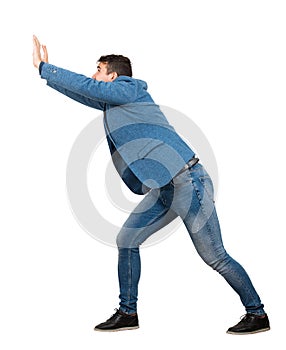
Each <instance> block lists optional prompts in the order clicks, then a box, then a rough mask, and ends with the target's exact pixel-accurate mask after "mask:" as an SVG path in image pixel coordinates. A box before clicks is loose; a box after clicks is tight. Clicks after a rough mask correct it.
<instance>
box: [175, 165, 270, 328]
mask: <svg viewBox="0 0 286 350" xmlns="http://www.w3.org/2000/svg"><path fill="white" fill-rule="evenodd" d="M184 176H185V179H184V182H182V180H183V179H181V182H180V181H178V183H177V184H174V188H175V199H174V202H173V206H172V208H173V210H176V212H177V213H178V214H179V215H180V216H181V218H182V219H183V222H184V224H185V226H186V228H187V230H188V232H189V234H190V237H191V239H192V241H193V243H194V246H195V248H196V250H197V252H198V253H199V255H200V256H201V258H202V259H203V260H204V261H205V262H206V263H207V264H208V265H209V266H211V267H212V268H213V269H214V270H216V271H217V272H219V273H220V274H221V275H222V276H223V277H224V278H225V280H226V281H227V282H228V284H229V285H230V286H231V287H232V288H233V289H234V290H235V291H236V292H237V293H238V295H239V296H240V299H241V301H242V303H243V305H244V307H245V309H246V312H247V313H248V314H250V315H254V316H255V317H257V318H252V319H251V320H250V318H249V317H248V318H247V320H244V324H243V326H246V328H247V327H248V328H249V329H251V328H253V329H254V331H255V332H256V329H255V327H256V328H257V327H258V330H257V331H261V329H263V330H267V329H269V327H265V325H264V323H265V324H266V323H267V322H264V321H261V322H260V321H259V318H260V317H264V316H265V311H264V309H263V304H262V303H261V300H260V298H259V295H258V294H257V292H256V290H255V289H254V287H253V284H252V282H251V280H250V278H249V276H248V274H247V273H246V271H245V270H244V268H243V267H242V266H241V265H240V264H239V263H238V262H237V261H235V260H234V259H233V258H232V257H231V256H229V255H228V253H227V252H226V250H225V248H224V246H223V242H222V237H221V232H220V225H219V221H218V218H217V214H216V210H215V206H214V201H213V188H212V182H211V179H210V177H209V176H208V174H207V173H206V171H205V170H204V169H203V167H202V166H197V167H194V169H193V170H192V171H190V172H189V173H188V174H185V175H184ZM187 178H188V179H189V182H187V181H186V180H187ZM182 183H183V185H182ZM266 317H267V316H266ZM245 322H246V323H248V324H247V325H245ZM251 323H252V324H251ZM253 323H255V325H253ZM260 323H261V324H262V323H263V325H261V327H260ZM244 328H245V327H244ZM245 333H246V332H244V334H245ZM241 334H243V332H241Z"/></svg>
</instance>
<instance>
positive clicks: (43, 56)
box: [33, 35, 105, 111]
mask: <svg viewBox="0 0 286 350" xmlns="http://www.w3.org/2000/svg"><path fill="white" fill-rule="evenodd" d="M48 61H49V60H48V50H47V47H46V46H45V45H41V44H40V41H39V39H38V38H37V37H36V36H35V35H34V36H33V65H34V67H36V68H37V69H38V70H39V73H40V74H41V71H42V67H43V65H44V64H45V63H48ZM47 85H48V86H50V87H51V88H53V89H55V90H57V91H58V92H60V93H62V94H64V95H65V96H67V97H69V98H71V99H73V100H75V101H77V102H79V103H82V104H84V105H85V106H88V107H92V108H95V109H99V110H101V111H103V110H104V106H105V104H104V103H101V102H98V101H95V100H92V99H89V98H87V97H85V96H82V95H80V94H77V93H74V92H72V91H70V90H68V89H66V88H63V87H62V86H60V85H57V84H53V83H50V82H49V81H48V82H47Z"/></svg>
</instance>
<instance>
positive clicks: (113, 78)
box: [110, 72, 118, 81]
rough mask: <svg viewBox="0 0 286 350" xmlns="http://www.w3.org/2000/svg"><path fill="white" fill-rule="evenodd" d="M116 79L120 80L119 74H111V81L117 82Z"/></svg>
mask: <svg viewBox="0 0 286 350" xmlns="http://www.w3.org/2000/svg"><path fill="white" fill-rule="evenodd" d="M116 78H118V74H117V73H116V72H112V73H110V79H111V81H113V80H115V79H116Z"/></svg>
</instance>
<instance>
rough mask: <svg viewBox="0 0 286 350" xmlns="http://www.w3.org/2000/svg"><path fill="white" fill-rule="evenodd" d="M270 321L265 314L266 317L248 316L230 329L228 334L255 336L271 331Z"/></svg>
mask: <svg viewBox="0 0 286 350" xmlns="http://www.w3.org/2000/svg"><path fill="white" fill-rule="evenodd" d="M269 329H270V325H269V319H268V316H267V315H266V314H265V316H264V317H261V316H258V315H254V314H246V315H245V316H244V317H243V318H242V320H241V321H240V322H238V324H237V325H235V326H234V327H230V328H229V329H228V331H227V332H226V333H228V334H254V333H259V332H265V331H269Z"/></svg>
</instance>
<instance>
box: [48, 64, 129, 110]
mask: <svg viewBox="0 0 286 350" xmlns="http://www.w3.org/2000/svg"><path fill="white" fill-rule="evenodd" d="M41 78H42V79H46V80H47V83H48V85H49V86H51V87H53V88H55V87H57V90H58V91H60V90H61V92H63V91H65V92H67V91H69V94H70V96H69V97H71V95H73V97H72V98H74V97H76V96H77V98H78V96H81V97H83V98H84V99H88V100H89V102H90V100H93V101H97V102H101V103H103V104H104V103H107V104H110V105H122V104H127V103H132V102H134V101H135V99H136V84H135V82H134V81H133V79H132V78H129V77H122V76H121V77H119V78H117V79H115V80H114V82H103V81H97V80H95V79H92V78H88V77H86V76H85V75H82V74H77V73H74V72H71V71H69V70H66V69H63V68H59V67H56V66H54V65H51V64H48V63H45V64H43V65H42V67H41ZM85 101H86V100H85ZM79 102H80V101H79Z"/></svg>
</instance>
